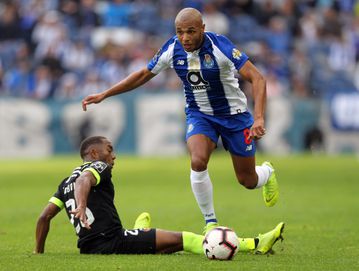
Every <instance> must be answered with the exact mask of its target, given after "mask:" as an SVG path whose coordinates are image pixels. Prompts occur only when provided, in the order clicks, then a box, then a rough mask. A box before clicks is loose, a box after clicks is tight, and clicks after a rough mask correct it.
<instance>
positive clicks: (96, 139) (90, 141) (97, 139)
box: [80, 136, 106, 159]
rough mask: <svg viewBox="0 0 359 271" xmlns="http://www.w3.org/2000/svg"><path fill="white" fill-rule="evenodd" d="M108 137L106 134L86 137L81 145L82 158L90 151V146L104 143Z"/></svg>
mask: <svg viewBox="0 0 359 271" xmlns="http://www.w3.org/2000/svg"><path fill="white" fill-rule="evenodd" d="M105 139H106V138H105V137H104V136H91V137H88V138H85V139H84V140H83V141H82V142H81V145H80V155H81V158H82V159H84V158H85V156H86V155H87V153H88V151H89V147H91V146H92V145H95V144H100V143H102V142H103V141H104V140H105Z"/></svg>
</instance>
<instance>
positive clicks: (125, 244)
mask: <svg viewBox="0 0 359 271" xmlns="http://www.w3.org/2000/svg"><path fill="white" fill-rule="evenodd" d="M80 253H82V254H155V253H156V230H155V229H133V230H126V229H122V230H119V231H116V232H114V233H111V234H110V235H106V236H99V237H97V238H95V239H93V240H90V241H87V242H86V243H84V244H82V245H81V247H80Z"/></svg>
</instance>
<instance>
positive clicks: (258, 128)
mask: <svg viewBox="0 0 359 271" xmlns="http://www.w3.org/2000/svg"><path fill="white" fill-rule="evenodd" d="M265 134H266V129H265V128H264V119H263V118H259V119H256V120H255V121H254V123H253V126H252V128H251V137H252V138H253V139H261V138H262V137H263V136H264V135H265Z"/></svg>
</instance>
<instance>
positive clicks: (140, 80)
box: [82, 67, 156, 111]
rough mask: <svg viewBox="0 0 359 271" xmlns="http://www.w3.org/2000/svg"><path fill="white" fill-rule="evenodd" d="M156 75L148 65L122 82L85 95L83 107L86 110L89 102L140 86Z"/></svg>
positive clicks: (97, 101)
mask: <svg viewBox="0 0 359 271" xmlns="http://www.w3.org/2000/svg"><path fill="white" fill-rule="evenodd" d="M154 76H156V74H154V73H152V72H151V71H149V70H148V69H147V67H146V68H143V69H141V70H139V71H136V72H133V73H131V74H130V75H129V76H127V77H126V78H125V79H123V80H121V81H120V82H118V83H117V84H115V85H114V86H112V87H110V88H109V89H107V90H105V91H103V92H101V93H98V94H91V95H88V96H87V97H85V98H84V99H83V100H82V109H83V110H84V111H86V110H87V105H89V104H97V103H100V102H102V101H103V100H104V99H106V98H108V97H111V96H114V95H117V94H121V93H124V92H127V91H130V90H133V89H135V88H138V87H139V86H142V85H143V84H145V83H146V82H148V81H149V80H151V79H152V78H153V77H154Z"/></svg>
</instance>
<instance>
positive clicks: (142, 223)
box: [133, 212, 151, 229]
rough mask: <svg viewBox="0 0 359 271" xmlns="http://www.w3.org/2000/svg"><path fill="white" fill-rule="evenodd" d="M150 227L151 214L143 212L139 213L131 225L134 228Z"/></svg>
mask: <svg viewBox="0 0 359 271" xmlns="http://www.w3.org/2000/svg"><path fill="white" fill-rule="evenodd" d="M150 227H151V216H150V214H149V213H146V212H143V213H141V214H140V215H139V216H138V217H137V219H136V221H135V225H134V226H133V228H134V229H148V228H150Z"/></svg>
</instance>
